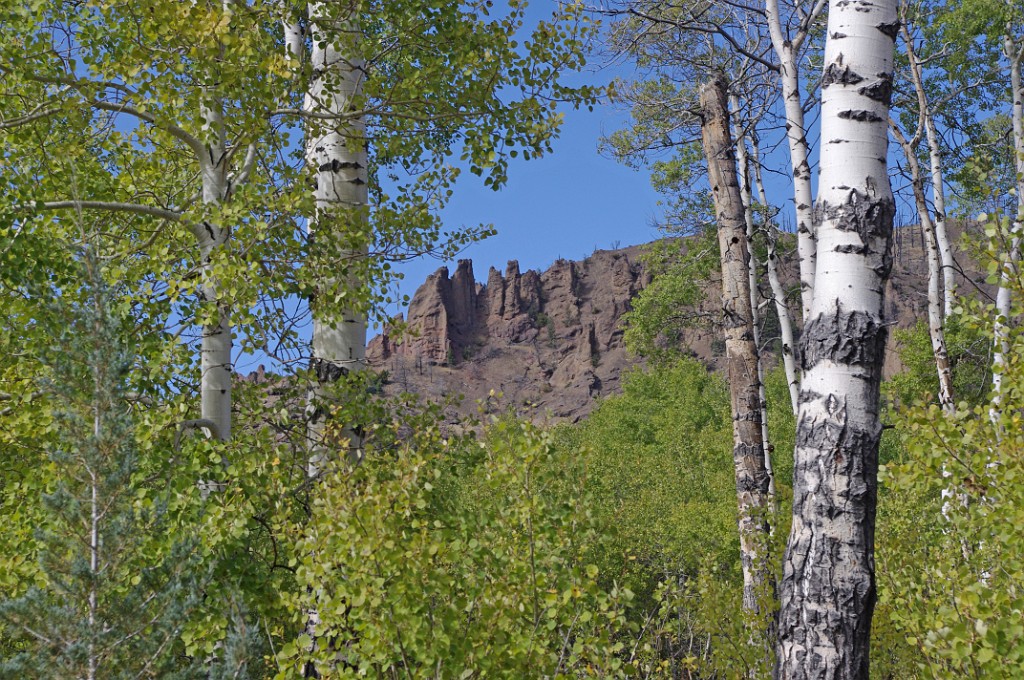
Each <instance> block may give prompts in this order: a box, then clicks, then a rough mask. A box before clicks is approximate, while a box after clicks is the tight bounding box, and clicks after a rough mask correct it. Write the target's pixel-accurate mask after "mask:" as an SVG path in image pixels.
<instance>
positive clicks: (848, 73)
mask: <svg viewBox="0 0 1024 680" xmlns="http://www.w3.org/2000/svg"><path fill="white" fill-rule="evenodd" d="M863 81H864V76H862V75H860V74H859V73H857V72H855V71H853V70H852V69H851V68H850V67H849V66H843V65H842V64H839V63H831V64H829V65H828V67H827V68H826V69H825V73H824V74H823V75H822V77H821V89H823V90H824V89H825V88H826V87H828V86H829V85H834V84H839V85H856V84H857V83H861V82H863Z"/></svg>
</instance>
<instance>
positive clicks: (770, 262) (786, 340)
mask: <svg viewBox="0 0 1024 680" xmlns="http://www.w3.org/2000/svg"><path fill="white" fill-rule="evenodd" d="M751 146H752V149H753V152H754V182H755V184H756V185H757V195H758V198H759V200H760V201H761V205H764V206H767V205H768V196H767V195H766V194H765V190H764V181H763V180H762V178H761V150H760V148H759V147H758V144H757V140H756V138H755V139H754V140H753V143H752V145H751ZM765 237H766V241H767V244H768V257H767V260H766V261H765V269H766V270H767V272H768V285H769V286H770V287H771V289H772V297H773V298H775V313H776V314H777V315H778V317H779V334H780V335H781V336H782V365H783V368H784V369H785V371H786V384H787V385H788V387H789V403H790V406H791V407H792V409H793V415H796V411H797V406H798V405H799V403H800V369H799V367H798V366H797V363H796V339H795V336H794V335H793V319H792V317H790V314H789V303H787V302H786V289H785V288H783V287H782V280H781V279H780V278H779V257H778V254H777V253H776V243H777V236H776V233H775V227H774V226H773V225H771V224H766V225H765Z"/></svg>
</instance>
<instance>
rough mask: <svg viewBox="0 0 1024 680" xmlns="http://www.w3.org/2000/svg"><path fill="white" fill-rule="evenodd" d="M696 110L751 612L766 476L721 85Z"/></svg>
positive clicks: (760, 558)
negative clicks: (718, 274) (713, 234)
mask: <svg viewBox="0 0 1024 680" xmlns="http://www.w3.org/2000/svg"><path fill="white" fill-rule="evenodd" d="M700 108H701V114H702V118H703V121H702V124H701V135H702V141H703V144H704V153H705V155H706V156H707V160H708V178H709V180H710V183H711V188H712V193H713V197H714V203H715V213H716V217H717V221H718V244H719V249H720V252H721V261H722V312H723V326H724V330H725V352H726V362H727V366H728V374H729V393H730V396H731V402H732V419H733V463H734V465H735V472H736V500H737V504H738V508H739V533H740V551H741V557H742V564H743V607H744V609H746V610H747V611H750V612H758V611H759V602H758V600H759V598H760V597H762V596H763V594H764V593H765V588H766V585H767V584H768V582H769V578H770V577H769V574H768V569H767V549H768V535H769V526H768V521H767V512H768V509H769V501H768V489H769V476H768V470H767V466H766V465H765V451H764V442H763V440H762V438H761V437H762V435H761V397H760V392H759V380H758V373H757V347H756V346H755V344H754V333H753V326H752V323H751V306H750V282H749V281H750V280H749V278H748V277H747V261H748V249H747V236H746V230H745V224H744V218H743V202H742V200H741V198H740V188H739V184H738V182H737V180H736V157H735V154H734V152H733V146H732V140H731V139H730V137H731V135H730V133H729V109H728V104H727V99H726V86H725V83H724V82H723V81H722V80H721V79H718V80H715V81H713V82H711V83H707V84H705V85H704V86H703V87H702V88H701V92H700Z"/></svg>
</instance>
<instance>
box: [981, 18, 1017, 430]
mask: <svg viewBox="0 0 1024 680" xmlns="http://www.w3.org/2000/svg"><path fill="white" fill-rule="evenodd" d="M1003 54H1004V56H1006V58H1007V59H1008V60H1009V62H1010V97H1011V102H1010V105H1011V118H1012V120H1013V152H1014V157H1015V165H1016V170H1017V186H1016V193H1017V212H1016V214H1015V215H1014V218H1013V224H1012V226H1011V229H1010V235H1009V240H1010V243H1009V249H1008V252H1007V254H1006V261H1005V262H1003V264H1002V271H1001V274H1000V281H999V290H998V291H997V292H996V309H995V312H996V318H995V321H993V327H992V330H993V336H994V351H993V356H992V405H991V407H990V409H989V415H990V417H991V418H992V421H993V422H996V420H997V419H998V416H999V412H1000V409H1001V404H1002V398H1003V395H1002V391H1003V375H1002V371H1003V367H1004V366H1005V364H1006V359H1005V357H1006V353H1007V352H1008V351H1009V345H1008V342H1007V335H1008V333H1007V324H1009V322H1010V309H1011V306H1012V300H1011V298H1010V288H1011V285H1010V279H1011V278H1012V277H1014V276H1016V275H1017V267H1018V263H1019V260H1020V241H1021V238H1022V237H1024V82H1022V76H1021V60H1022V58H1024V46H1020V47H1018V45H1017V43H1016V41H1015V40H1014V39H1013V36H1012V35H1010V33H1009V29H1007V33H1006V35H1004V36H1003Z"/></svg>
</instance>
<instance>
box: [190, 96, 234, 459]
mask: <svg viewBox="0 0 1024 680" xmlns="http://www.w3.org/2000/svg"><path fill="white" fill-rule="evenodd" d="M202 115H203V120H204V121H206V122H205V124H204V128H205V131H206V133H207V134H208V135H209V136H210V139H209V140H208V141H207V142H206V151H205V153H204V154H202V155H201V156H200V157H199V168H200V173H201V180H202V200H203V203H205V204H207V205H219V204H220V203H221V202H222V201H223V200H224V199H225V198H226V197H227V194H228V189H229V182H228V172H227V170H228V169H227V162H226V158H225V156H226V144H225V140H224V121H223V112H222V105H221V102H220V100H219V99H217V98H216V97H212V96H211V97H208V98H206V102H205V103H204V104H203V107H202ZM195 233H196V238H197V240H198V242H199V254H200V258H201V262H200V270H201V272H202V295H203V297H204V298H205V299H206V301H207V302H211V303H214V304H216V307H217V309H216V313H215V318H214V322H213V323H210V324H207V325H205V326H204V327H203V337H202V344H201V346H200V366H201V371H202V373H201V388H200V394H201V397H200V401H201V410H202V417H203V418H204V419H206V420H210V421H213V422H214V423H215V424H216V426H217V431H216V434H217V435H219V437H220V439H221V440H222V441H227V440H229V439H231V374H232V363H231V320H230V319H231V309H230V307H229V306H228V305H227V304H225V303H224V302H223V301H222V300H221V299H220V292H219V287H220V286H219V283H218V282H217V281H216V279H215V278H214V276H213V274H212V273H211V271H210V262H211V259H212V258H213V255H214V251H216V250H217V249H218V248H221V247H223V246H224V244H225V243H227V240H228V236H229V233H230V232H229V230H228V229H227V228H226V227H224V226H222V225H217V224H212V223H211V222H209V221H207V222H203V223H202V224H201V225H199V226H198V227H197V228H196V230H195Z"/></svg>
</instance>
